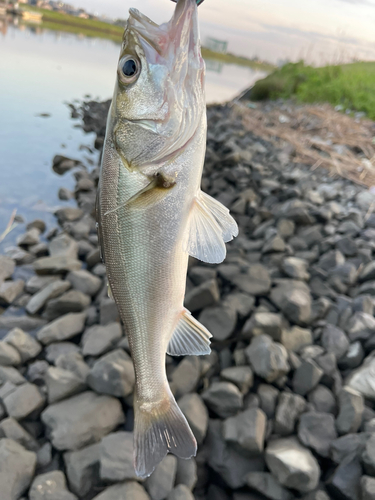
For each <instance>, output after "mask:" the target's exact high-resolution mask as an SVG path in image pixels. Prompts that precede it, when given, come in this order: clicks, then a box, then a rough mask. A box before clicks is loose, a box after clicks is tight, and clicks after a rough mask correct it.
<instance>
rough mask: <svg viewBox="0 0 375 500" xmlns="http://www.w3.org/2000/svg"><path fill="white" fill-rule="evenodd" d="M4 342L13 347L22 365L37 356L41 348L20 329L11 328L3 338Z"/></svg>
mask: <svg viewBox="0 0 375 500" xmlns="http://www.w3.org/2000/svg"><path fill="white" fill-rule="evenodd" d="M4 342H6V343H7V344H9V345H10V346H12V347H14V348H15V349H16V350H17V351H18V352H19V354H20V357H21V361H22V363H26V362H27V361H30V359H34V358H36V357H37V356H38V354H39V353H40V351H41V350H42V346H41V345H40V344H39V342H38V341H37V340H35V339H34V338H33V337H32V336H31V335H29V334H28V333H26V332H24V331H23V330H21V329H20V328H13V330H11V331H10V332H9V333H8V334H7V335H6V336H5V337H4Z"/></svg>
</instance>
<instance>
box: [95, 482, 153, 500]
mask: <svg viewBox="0 0 375 500" xmlns="http://www.w3.org/2000/svg"><path fill="white" fill-rule="evenodd" d="M92 500H150V497H149V496H148V495H147V493H146V491H145V490H144V488H143V486H141V485H140V484H138V483H136V482H135V481H128V482H126V483H120V484H114V485H113V486H110V487H109V488H107V489H106V490H104V491H103V492H102V493H100V494H99V495H97V496H96V497H95V498H93V499H92Z"/></svg>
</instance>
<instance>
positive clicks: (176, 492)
mask: <svg viewBox="0 0 375 500" xmlns="http://www.w3.org/2000/svg"><path fill="white" fill-rule="evenodd" d="M167 500H194V497H193V494H192V492H191V491H190V490H189V488H188V487H187V486H185V485H184V484H180V485H179V486H176V488H174V489H173V490H172V491H171V492H170V493H169V495H168V497H167Z"/></svg>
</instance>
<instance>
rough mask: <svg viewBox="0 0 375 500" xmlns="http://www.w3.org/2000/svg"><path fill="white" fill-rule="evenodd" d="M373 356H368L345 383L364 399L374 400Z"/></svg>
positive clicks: (374, 367) (374, 363)
mask: <svg viewBox="0 0 375 500" xmlns="http://www.w3.org/2000/svg"><path fill="white" fill-rule="evenodd" d="M374 370H375V356H374V355H373V354H370V356H368V357H367V358H366V359H365V361H364V363H363V364H362V366H360V367H359V368H358V369H357V370H355V371H354V372H352V373H351V374H350V375H349V377H348V378H347V379H346V381H345V383H346V385H347V386H349V387H351V388H352V389H354V390H355V391H358V392H359V393H360V394H362V396H364V397H365V398H368V399H371V400H375V381H374V375H373V373H374Z"/></svg>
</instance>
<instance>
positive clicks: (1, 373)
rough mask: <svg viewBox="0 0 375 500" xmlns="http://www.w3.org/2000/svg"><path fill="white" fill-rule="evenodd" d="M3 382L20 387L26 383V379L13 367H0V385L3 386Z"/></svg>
mask: <svg viewBox="0 0 375 500" xmlns="http://www.w3.org/2000/svg"><path fill="white" fill-rule="evenodd" d="M5 382H11V383H12V384H14V385H21V384H23V383H24V382H26V379H25V377H23V376H22V375H21V374H20V372H19V371H18V370H17V369H16V368H13V366H0V384H1V385H2V384H5Z"/></svg>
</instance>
